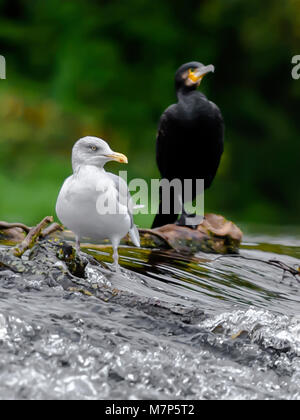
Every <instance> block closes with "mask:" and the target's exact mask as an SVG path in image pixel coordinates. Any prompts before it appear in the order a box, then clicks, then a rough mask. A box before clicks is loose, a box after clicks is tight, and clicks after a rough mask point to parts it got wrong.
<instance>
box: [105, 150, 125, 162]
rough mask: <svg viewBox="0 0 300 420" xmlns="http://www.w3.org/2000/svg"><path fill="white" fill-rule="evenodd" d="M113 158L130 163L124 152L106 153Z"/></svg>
mask: <svg viewBox="0 0 300 420" xmlns="http://www.w3.org/2000/svg"><path fill="white" fill-rule="evenodd" d="M106 156H107V157H108V158H110V159H111V160H115V161H116V162H119V163H128V159H127V156H125V155H123V154H122V153H115V152H113V153H112V154H111V155H106Z"/></svg>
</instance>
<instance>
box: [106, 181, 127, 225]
mask: <svg viewBox="0 0 300 420" xmlns="http://www.w3.org/2000/svg"><path fill="white" fill-rule="evenodd" d="M107 175H108V176H109V177H110V179H112V180H113V182H114V185H115V188H116V190H117V192H118V201H119V202H121V203H122V204H123V205H124V204H127V209H128V214H129V216H130V220H131V227H132V226H133V215H132V212H131V210H130V208H132V205H131V204H132V198H131V195H130V193H129V189H128V186H127V184H126V182H125V181H124V179H123V178H121V177H120V176H117V175H115V174H112V173H107Z"/></svg>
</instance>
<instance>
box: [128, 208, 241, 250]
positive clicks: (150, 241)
mask: <svg viewBox="0 0 300 420" xmlns="http://www.w3.org/2000/svg"><path fill="white" fill-rule="evenodd" d="M140 237H141V246H142V247H144V248H160V249H174V250H175V251H177V252H179V253H185V254H195V253H197V252H200V251H202V252H208V253H217V254H236V253H238V252H239V247H240V243H241V240H242V237H243V233H242V231H241V230H240V229H239V228H238V227H237V226H236V225H235V224H234V223H233V222H231V221H228V220H226V219H225V218H224V217H223V216H220V215H216V214H206V215H205V219H204V220H203V222H202V223H201V225H199V226H198V227H197V229H191V228H189V227H185V226H177V225H173V224H172V225H166V226H162V227H160V228H157V229H140ZM125 243H126V244H129V245H131V242H130V238H129V237H126V238H125Z"/></svg>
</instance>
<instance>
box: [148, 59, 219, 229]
mask: <svg viewBox="0 0 300 420" xmlns="http://www.w3.org/2000/svg"><path fill="white" fill-rule="evenodd" d="M213 71H214V66H212V65H209V66H204V65H203V64H201V63H198V62H196V61H193V62H190V63H186V64H183V65H182V66H181V67H180V68H179V69H178V70H177V72H176V74H175V88H176V95H177V99H178V102H177V103H176V104H173V105H171V106H169V107H168V108H167V109H166V110H165V112H164V113H163V114H162V116H161V118H160V122H159V127H158V135H157V143H156V160H157V165H158V168H159V171H160V173H161V177H162V178H165V179H167V180H169V181H171V180H174V179H179V180H180V181H181V182H182V183H183V181H184V180H185V179H192V180H193V181H194V182H195V180H196V179H204V188H205V189H207V188H208V187H209V186H210V185H211V183H212V181H213V179H214V177H215V175H216V172H217V169H218V167H219V164H220V159H221V156H222V153H223V143H224V123H223V117H222V114H221V112H220V110H219V108H218V107H217V105H215V104H214V103H213V102H211V101H209V100H208V99H207V98H206V96H205V95H204V94H203V93H201V92H199V91H197V87H198V86H199V85H200V83H201V80H202V78H203V77H204V76H205V74H207V73H209V72H213ZM195 191H196V189H195V184H194V183H193V197H192V198H193V199H195V195H196V193H195ZM182 196H183V197H184V188H183V194H182ZM187 216H190V215H187V213H186V211H185V209H184V206H183V208H182V215H181V217H180V220H179V222H178V223H179V224H180V225H188V224H190V223H187V220H186V219H187ZM177 219H178V212H177V213H176V207H174V196H172V195H171V196H170V214H162V197H161V194H160V206H159V211H158V214H157V215H156V217H155V219H154V222H153V225H152V228H156V227H159V226H163V225H166V224H169V223H175V222H176V221H177ZM189 220H190V219H189Z"/></svg>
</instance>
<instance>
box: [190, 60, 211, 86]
mask: <svg viewBox="0 0 300 420" xmlns="http://www.w3.org/2000/svg"><path fill="white" fill-rule="evenodd" d="M214 71H215V68H214V66H213V65H212V64H210V65H209V66H203V67H199V68H197V69H195V70H192V69H189V74H188V78H189V79H190V81H191V82H193V83H197V82H199V81H201V80H202V79H203V77H204V76H205V75H206V74H207V73H210V72H212V73H213V72H214Z"/></svg>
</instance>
